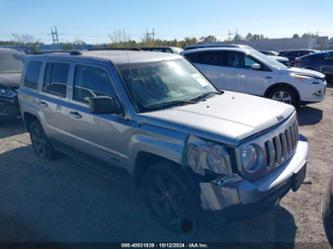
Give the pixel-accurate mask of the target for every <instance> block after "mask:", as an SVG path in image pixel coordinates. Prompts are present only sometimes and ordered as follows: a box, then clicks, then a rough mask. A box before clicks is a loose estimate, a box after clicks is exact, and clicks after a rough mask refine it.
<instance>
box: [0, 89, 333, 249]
mask: <svg viewBox="0 0 333 249" xmlns="http://www.w3.org/2000/svg"><path fill="white" fill-rule="evenodd" d="M298 115H299V125H300V132H301V133H302V134H304V135H305V136H306V137H307V138H308V140H309V142H310V146H311V147H310V157H309V164H308V173H307V177H306V180H305V183H304V185H303V186H302V188H301V189H300V191H298V192H297V193H289V194H288V195H287V197H286V198H285V199H283V201H282V202H281V206H280V207H277V208H275V209H274V210H271V211H269V212H267V213H265V214H263V215H262V216H260V217H257V218H253V219H251V220H246V221H237V222H234V223H231V224H227V225H225V224H224V225H217V224H215V225H209V224H207V225H205V226H204V227H202V228H201V230H200V231H199V232H198V234H197V235H196V236H195V237H194V238H191V240H197V241H219V242H221V241H227V242H290V243H294V242H316V243H317V245H319V244H318V243H321V244H320V245H321V246H322V247H326V246H327V244H326V243H322V242H326V241H327V239H326V236H325V233H324V230H323V227H322V221H321V213H320V206H321V200H322V196H323V193H324V192H325V190H326V186H327V184H328V179H329V176H330V169H331V165H333V159H332V158H331V153H332V149H333V133H332V127H333V86H332V85H329V87H328V89H327V92H326V99H325V101H324V102H322V103H319V104H314V105H309V106H307V107H304V108H301V109H300V110H299V114H298ZM0 177H1V183H0V184H1V186H0V227H1V229H0V241H27V240H28V241H58V242H59V241H61V242H69V241H70V242H77V241H80V242H81V241H90V242H91V241H99V242H100V241H103V242H104V241H112V242H114V241H118V242H123V241H136V242H137V241H152V240H153V241H179V240H183V239H186V238H183V237H177V236H176V235H174V234H172V233H169V232H167V231H165V230H163V229H162V228H161V227H160V226H159V225H158V224H157V223H155V222H154V221H153V220H152V219H151V218H150V217H149V214H148V211H146V210H145V208H144V205H143V203H142V201H141V199H140V196H139V194H138V192H136V191H131V190H130V189H128V188H125V187H124V186H122V185H119V184H118V183H113V182H110V181H108V180H106V179H105V178H103V177H101V176H100V175H98V174H95V173H93V172H92V171H89V169H87V168H85V167H81V166H80V165H78V164H76V163H75V162H72V161H70V160H68V159H66V158H60V159H58V160H57V161H55V162H52V163H49V162H46V161H43V160H40V159H38V158H37V157H36V156H35V154H34V153H33V151H32V148H31V146H30V139H29V136H28V134H27V133H26V132H25V131H24V128H23V125H22V124H21V122H15V123H6V124H1V125H0Z"/></svg>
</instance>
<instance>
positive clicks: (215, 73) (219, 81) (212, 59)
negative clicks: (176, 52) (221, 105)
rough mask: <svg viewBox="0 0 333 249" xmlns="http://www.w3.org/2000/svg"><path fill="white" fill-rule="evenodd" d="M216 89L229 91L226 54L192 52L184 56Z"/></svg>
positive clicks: (213, 51) (210, 51) (221, 52)
mask: <svg viewBox="0 0 333 249" xmlns="http://www.w3.org/2000/svg"><path fill="white" fill-rule="evenodd" d="M185 56H186V57H187V58H188V59H189V60H190V61H191V62H192V63H193V64H194V65H195V66H196V67H197V68H198V69H199V70H200V71H201V72H202V73H203V74H204V75H205V76H206V77H207V78H208V79H209V80H210V81H211V82H212V83H213V84H214V85H215V86H216V87H217V88H218V89H223V90H231V89H229V86H228V84H227V82H226V78H230V77H232V76H230V75H228V68H227V67H226V60H227V53H226V52H224V51H221V50H209V51H202V52H194V53H190V54H187V55H185Z"/></svg>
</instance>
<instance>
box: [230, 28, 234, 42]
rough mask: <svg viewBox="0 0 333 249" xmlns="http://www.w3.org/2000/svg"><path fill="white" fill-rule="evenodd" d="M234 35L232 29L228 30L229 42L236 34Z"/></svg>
mask: <svg viewBox="0 0 333 249" xmlns="http://www.w3.org/2000/svg"><path fill="white" fill-rule="evenodd" d="M234 35H235V33H232V32H230V30H229V32H228V42H230V41H231V37H232V36H234Z"/></svg>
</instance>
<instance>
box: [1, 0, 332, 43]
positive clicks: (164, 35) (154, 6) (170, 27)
mask: <svg viewBox="0 0 333 249" xmlns="http://www.w3.org/2000/svg"><path fill="white" fill-rule="evenodd" d="M332 13H333V0H320V1H313V0H311V1H310V0H266V1H265V0H250V1H248V0H205V1H203V0H200V1H199V0H141V1H139V0H86V1H84V0H81V1H78V0H27V1H23V0H0V40H10V39H12V34H13V33H18V34H30V35H32V36H34V37H35V38H37V39H40V40H41V41H43V42H45V43H50V42H51V35H50V27H51V26H54V25H56V26H57V28H58V32H59V38H60V41H74V40H75V39H81V40H84V41H86V42H88V43H103V42H108V41H110V40H109V38H108V34H112V33H113V32H115V31H117V30H119V29H125V30H126V32H127V33H128V34H130V36H131V38H132V39H135V40H140V39H141V38H142V36H143V34H144V32H145V31H146V30H147V29H149V30H150V31H151V30H152V29H153V28H154V29H155V33H156V37H157V38H161V39H174V38H177V39H182V38H184V37H185V36H190V37H192V36H196V37H200V36H206V35H209V34H212V35H215V36H217V37H218V38H220V39H226V38H227V37H228V32H229V31H230V32H235V30H236V29H237V30H238V32H239V33H240V34H241V35H246V33H248V32H252V33H262V34H264V35H266V36H268V37H290V36H292V35H293V34H294V33H299V34H302V33H305V32H313V33H314V32H319V34H320V35H326V36H330V37H332V36H333V16H332Z"/></svg>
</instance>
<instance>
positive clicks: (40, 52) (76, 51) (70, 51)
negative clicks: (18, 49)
mask: <svg viewBox="0 0 333 249" xmlns="http://www.w3.org/2000/svg"><path fill="white" fill-rule="evenodd" d="M56 53H66V54H70V55H81V54H82V53H81V52H80V51H79V50H47V51H37V52H35V53H34V54H56Z"/></svg>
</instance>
